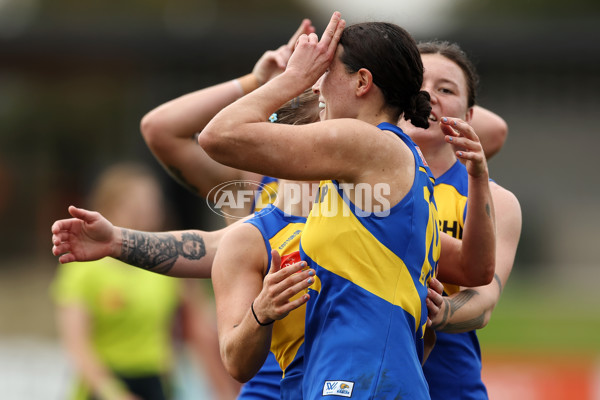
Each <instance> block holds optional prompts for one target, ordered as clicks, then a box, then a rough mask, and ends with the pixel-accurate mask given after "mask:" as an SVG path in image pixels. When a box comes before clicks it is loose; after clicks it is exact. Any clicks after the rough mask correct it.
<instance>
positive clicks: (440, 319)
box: [432, 184, 521, 333]
mask: <svg viewBox="0 0 600 400" xmlns="http://www.w3.org/2000/svg"><path fill="white" fill-rule="evenodd" d="M492 194H493V196H494V204H495V209H496V220H497V235H496V241H497V242H496V249H497V253H496V270H495V273H494V280H493V281H492V282H491V283H490V284H488V285H485V286H480V287H474V288H468V289H463V290H461V291H459V292H457V293H454V294H452V295H450V296H445V297H443V302H442V303H441V307H440V310H439V312H438V313H437V314H436V315H435V316H432V327H433V328H434V329H436V330H439V331H442V332H451V333H458V332H467V331H471V330H473V329H480V328H483V327H484V326H486V325H487V323H488V322H489V320H490V317H491V314H492V311H493V310H494V307H495V306H496V304H498V300H499V299H500V295H501V294H502V289H503V288H504V287H505V285H506V282H507V280H508V277H509V275H510V273H511V271H512V267H513V263H514V259H515V255H516V251H517V245H518V242H519V237H520V235H521V207H520V205H519V202H518V200H517V198H516V197H515V196H514V195H513V194H512V193H510V192H509V191H507V190H505V189H503V188H501V187H500V186H498V185H496V184H492Z"/></svg>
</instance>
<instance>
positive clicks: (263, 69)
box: [252, 19, 315, 85]
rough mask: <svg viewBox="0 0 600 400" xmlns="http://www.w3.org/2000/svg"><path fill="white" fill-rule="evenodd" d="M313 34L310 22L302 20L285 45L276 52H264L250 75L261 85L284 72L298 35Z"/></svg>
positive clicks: (313, 28)
mask: <svg viewBox="0 0 600 400" xmlns="http://www.w3.org/2000/svg"><path fill="white" fill-rule="evenodd" d="M314 32H315V27H314V26H313V25H312V23H311V21H310V20H309V19H304V20H302V23H301V24H300V26H299V27H298V29H297V30H296V32H294V34H293V35H292V37H291V38H290V40H289V41H288V43H287V44H284V45H282V46H280V47H279V48H278V49H277V50H268V51H266V52H265V53H264V54H263V55H262V57H261V58H260V59H259V60H258V61H257V62H256V64H255V65H254V68H253V69H252V74H254V76H255V77H256V80H257V81H258V84H259V85H263V84H264V83H266V82H268V81H270V80H271V79H273V78H274V77H275V76H277V75H279V74H281V73H282V72H283V71H285V68H286V66H287V64H288V60H289V59H290V56H291V55H292V53H293V51H294V47H295V46H296V42H297V41H298V38H299V37H300V35H309V34H311V33H314Z"/></svg>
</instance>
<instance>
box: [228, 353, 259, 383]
mask: <svg viewBox="0 0 600 400" xmlns="http://www.w3.org/2000/svg"><path fill="white" fill-rule="evenodd" d="M223 365H224V366H225V369H226V370H227V372H228V373H229V375H231V377H232V378H233V379H235V380H236V381H238V382H240V383H246V382H248V381H249V380H250V379H252V378H253V377H254V375H255V373H252V372H251V371H248V370H247V369H245V368H242V365H240V363H236V362H233V361H232V360H228V359H227V358H223Z"/></svg>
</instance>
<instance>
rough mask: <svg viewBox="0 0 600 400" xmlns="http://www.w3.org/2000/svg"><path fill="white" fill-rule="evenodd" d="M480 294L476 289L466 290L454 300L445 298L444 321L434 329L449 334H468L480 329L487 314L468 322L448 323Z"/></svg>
mask: <svg viewBox="0 0 600 400" xmlns="http://www.w3.org/2000/svg"><path fill="white" fill-rule="evenodd" d="M478 294H479V293H478V292H477V291H476V290H474V289H465V290H462V291H460V292H459V293H458V294H457V295H456V296H455V297H453V298H448V297H444V299H443V301H444V303H445V304H446V310H445V312H444V317H443V318H442V321H440V323H438V324H436V325H435V326H433V328H434V329H436V330H439V331H440V332H447V333H457V332H466V331H472V330H474V329H477V328H480V327H481V325H482V323H483V320H484V316H485V313H481V315H478V316H477V317H475V318H471V319H469V320H467V321H462V322H458V323H451V322H448V319H449V318H450V317H452V316H453V315H454V313H456V312H457V311H458V310H459V309H460V308H462V307H463V306H464V305H465V304H467V303H468V302H469V301H470V300H471V299H472V298H473V297H475V296H476V295H478Z"/></svg>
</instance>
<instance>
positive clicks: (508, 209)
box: [492, 185, 522, 287]
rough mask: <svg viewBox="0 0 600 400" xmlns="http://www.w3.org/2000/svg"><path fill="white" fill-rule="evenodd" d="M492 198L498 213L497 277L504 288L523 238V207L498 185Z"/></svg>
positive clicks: (493, 190) (493, 191) (493, 187)
mask: <svg viewBox="0 0 600 400" xmlns="http://www.w3.org/2000/svg"><path fill="white" fill-rule="evenodd" d="M492 196H493V198H494V210H495V213H496V275H497V277H498V278H499V279H500V281H501V283H502V287H504V285H505V284H506V280H508V277H509V275H510V273H511V271H512V267H513V264H514V260H515V256H516V253H517V247H518V244H519V238H520V236H521V225H522V216H521V206H520V205H519V202H518V200H517V198H516V197H515V196H514V195H513V194H512V193H511V192H509V191H507V190H505V189H503V188H501V187H499V186H497V185H493V186H492Z"/></svg>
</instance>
